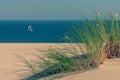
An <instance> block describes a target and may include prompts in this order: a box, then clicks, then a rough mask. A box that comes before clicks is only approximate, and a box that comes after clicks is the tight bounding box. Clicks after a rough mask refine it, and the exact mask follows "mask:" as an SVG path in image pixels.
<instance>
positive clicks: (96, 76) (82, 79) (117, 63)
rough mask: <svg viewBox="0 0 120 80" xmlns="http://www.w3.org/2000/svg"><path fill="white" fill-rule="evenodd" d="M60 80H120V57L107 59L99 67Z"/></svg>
mask: <svg viewBox="0 0 120 80" xmlns="http://www.w3.org/2000/svg"><path fill="white" fill-rule="evenodd" d="M59 80H120V59H118V60H117V59H116V60H107V62H106V63H105V64H103V65H101V66H100V67H99V68H98V69H94V70H90V71H86V72H83V73H77V74H72V75H69V76H66V77H63V78H61V79H59Z"/></svg>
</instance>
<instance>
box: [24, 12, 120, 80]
mask: <svg viewBox="0 0 120 80" xmlns="http://www.w3.org/2000/svg"><path fill="white" fill-rule="evenodd" d="M83 22H84V25H83V26H74V27H73V29H72V32H71V33H70V34H69V35H67V36H65V38H66V39H67V40H68V41H69V44H70V47H68V48H65V49H59V48H57V49H53V48H50V49H48V50H46V51H45V54H46V55H45V57H44V58H42V57H40V56H39V55H34V56H35V57H36V58H37V60H35V61H34V64H30V63H29V62H28V61H26V60H25V59H24V58H23V59H24V61H23V63H24V64H25V65H27V66H26V67H27V68H29V70H30V71H31V72H32V73H33V75H32V76H30V77H28V78H25V79H23V80H37V79H39V78H43V77H47V76H50V75H54V74H58V73H66V72H73V71H82V70H87V69H90V68H95V67H98V66H99V65H100V64H103V63H104V60H105V59H107V58H110V59H111V58H118V57H120V28H119V24H118V23H119V22H118V15H117V14H116V13H111V14H110V15H109V16H108V17H104V16H102V14H101V13H100V11H98V10H97V11H96V12H95V17H94V18H93V20H84V21H83ZM81 43H83V44H84V45H85V47H84V48H85V49H86V50H84V49H83V48H82V47H83V46H81V45H80V44H81ZM71 44H74V45H75V46H77V47H78V48H79V49H80V50H81V52H82V54H80V53H79V51H77V50H76V48H75V46H73V45H71Z"/></svg>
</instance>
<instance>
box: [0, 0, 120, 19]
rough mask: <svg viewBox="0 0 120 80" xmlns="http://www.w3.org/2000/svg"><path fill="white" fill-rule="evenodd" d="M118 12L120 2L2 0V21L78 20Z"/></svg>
mask: <svg viewBox="0 0 120 80" xmlns="http://www.w3.org/2000/svg"><path fill="white" fill-rule="evenodd" d="M96 9H99V10H100V11H101V12H102V13H103V14H107V13H109V12H118V13H119V10H120V0H0V20H76V19H80V18H81V17H84V16H85V17H86V16H88V17H89V16H91V15H93V13H94V11H95V10H96Z"/></svg>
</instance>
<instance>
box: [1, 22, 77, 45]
mask: <svg viewBox="0 0 120 80" xmlns="http://www.w3.org/2000/svg"><path fill="white" fill-rule="evenodd" d="M74 24H75V22H74V21H0V43H64V42H65V40H64V39H63V37H64V35H65V34H66V33H68V32H69V29H70V28H71V27H72V25H74ZM30 26H31V28H30ZM29 28H30V29H29Z"/></svg>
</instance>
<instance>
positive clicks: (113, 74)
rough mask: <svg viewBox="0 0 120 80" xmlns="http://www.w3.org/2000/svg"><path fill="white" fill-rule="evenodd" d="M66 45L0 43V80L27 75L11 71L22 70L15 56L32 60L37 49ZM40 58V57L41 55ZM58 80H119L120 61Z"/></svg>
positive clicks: (113, 61)
mask: <svg viewBox="0 0 120 80" xmlns="http://www.w3.org/2000/svg"><path fill="white" fill-rule="evenodd" d="M66 45H67V44H59V45H56V44H52V43H51V44H49V43H40V44H35V43H34V44H28V43H19V44H18V43H16V44H15V43H0V80H19V79H21V78H22V77H23V76H25V75H28V74H27V73H25V74H21V75H15V74H12V75H10V74H11V73H13V71H16V70H21V69H24V68H23V67H21V66H18V63H19V62H18V60H17V58H16V57H15V54H18V55H21V56H24V57H26V58H27V59H32V58H33V56H31V55H29V54H32V53H35V54H39V52H38V50H37V48H39V49H41V50H44V49H47V48H48V46H49V47H50V46H54V47H61V46H62V47H63V46H66ZM41 56H42V55H41ZM58 80H120V60H112V61H111V60H109V61H107V62H106V63H105V64H104V65H102V66H100V68H98V69H97V70H91V71H87V72H83V73H77V74H72V75H69V76H66V77H63V78H61V79H58Z"/></svg>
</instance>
